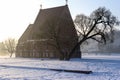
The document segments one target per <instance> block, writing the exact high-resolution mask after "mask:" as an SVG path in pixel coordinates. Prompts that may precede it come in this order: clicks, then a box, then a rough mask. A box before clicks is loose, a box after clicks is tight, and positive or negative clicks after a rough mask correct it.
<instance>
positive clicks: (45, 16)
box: [19, 5, 77, 41]
mask: <svg viewBox="0 0 120 80" xmlns="http://www.w3.org/2000/svg"><path fill="white" fill-rule="evenodd" d="M53 25H54V26H55V27H56V30H59V31H57V32H59V33H60V38H61V39H63V38H64V39H65V37H69V38H71V37H77V33H76V30H75V27H74V23H73V20H72V17H71V14H70V11H69V8H68V6H67V5H65V6H60V7H54V8H48V9H40V11H39V13H38V15H37V17H36V20H35V22H34V25H32V26H31V25H29V27H28V28H27V29H26V31H25V32H24V33H23V35H22V36H21V38H20V39H19V41H25V40H26V39H31V40H37V39H41V38H42V39H43V38H48V35H49V31H48V30H49V28H53V27H52V26H53ZM61 35H62V36H61ZM63 35H64V36H63ZM67 40H68V39H67ZM75 40H76V39H75Z"/></svg>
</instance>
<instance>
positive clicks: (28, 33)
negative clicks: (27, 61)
mask: <svg viewBox="0 0 120 80" xmlns="http://www.w3.org/2000/svg"><path fill="white" fill-rule="evenodd" d="M32 28H33V24H29V25H28V27H27V29H26V30H25V31H24V33H23V34H22V36H21V37H20V38H19V41H18V42H25V41H27V40H29V39H30V38H31V32H32Z"/></svg>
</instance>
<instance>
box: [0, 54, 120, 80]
mask: <svg viewBox="0 0 120 80" xmlns="http://www.w3.org/2000/svg"><path fill="white" fill-rule="evenodd" d="M41 68H52V69H68V70H92V71H93V73H92V74H80V73H70V72H63V71H52V70H49V69H48V70H47V69H41ZM0 80H120V56H115V55H114V56H100V55H99V56H95V55H92V56H83V59H71V61H59V60H55V59H45V60H41V59H33V58H32V59H29V58H11V59H10V58H1V59H0Z"/></svg>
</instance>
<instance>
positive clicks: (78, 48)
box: [67, 39, 84, 60]
mask: <svg viewBox="0 0 120 80" xmlns="http://www.w3.org/2000/svg"><path fill="white" fill-rule="evenodd" d="M83 41H84V39H83V40H81V41H80V42H78V43H77V44H76V45H75V47H74V48H73V49H72V51H71V52H70V54H69V55H68V58H67V59H68V60H70V58H71V57H72V55H73V54H74V53H75V51H76V49H77V53H78V54H79V56H80V58H81V57H82V55H81V49H80V45H81V44H82V42H83ZM78 50H79V51H78Z"/></svg>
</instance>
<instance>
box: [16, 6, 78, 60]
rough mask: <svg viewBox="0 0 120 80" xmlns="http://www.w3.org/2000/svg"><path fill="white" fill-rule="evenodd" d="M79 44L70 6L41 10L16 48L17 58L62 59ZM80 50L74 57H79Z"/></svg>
mask: <svg viewBox="0 0 120 80" xmlns="http://www.w3.org/2000/svg"><path fill="white" fill-rule="evenodd" d="M77 42H78V36H77V32H76V29H75V26H74V23H73V20H72V17H71V14H70V11H69V8H68V5H67V4H66V5H64V6H58V7H53V8H47V9H40V11H39V13H38V15H37V17H36V19H35V21H34V23H33V24H29V25H28V27H27V29H26V30H25V31H24V33H23V34H22V35H21V37H20V38H19V40H18V44H17V47H16V57H25V58H60V56H61V55H68V54H69V53H70V52H71V50H72V49H73V47H74V46H75V45H76V44H77ZM79 55H80V54H79V48H78V49H77V50H76V51H75V53H74V55H73V56H72V57H79Z"/></svg>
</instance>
